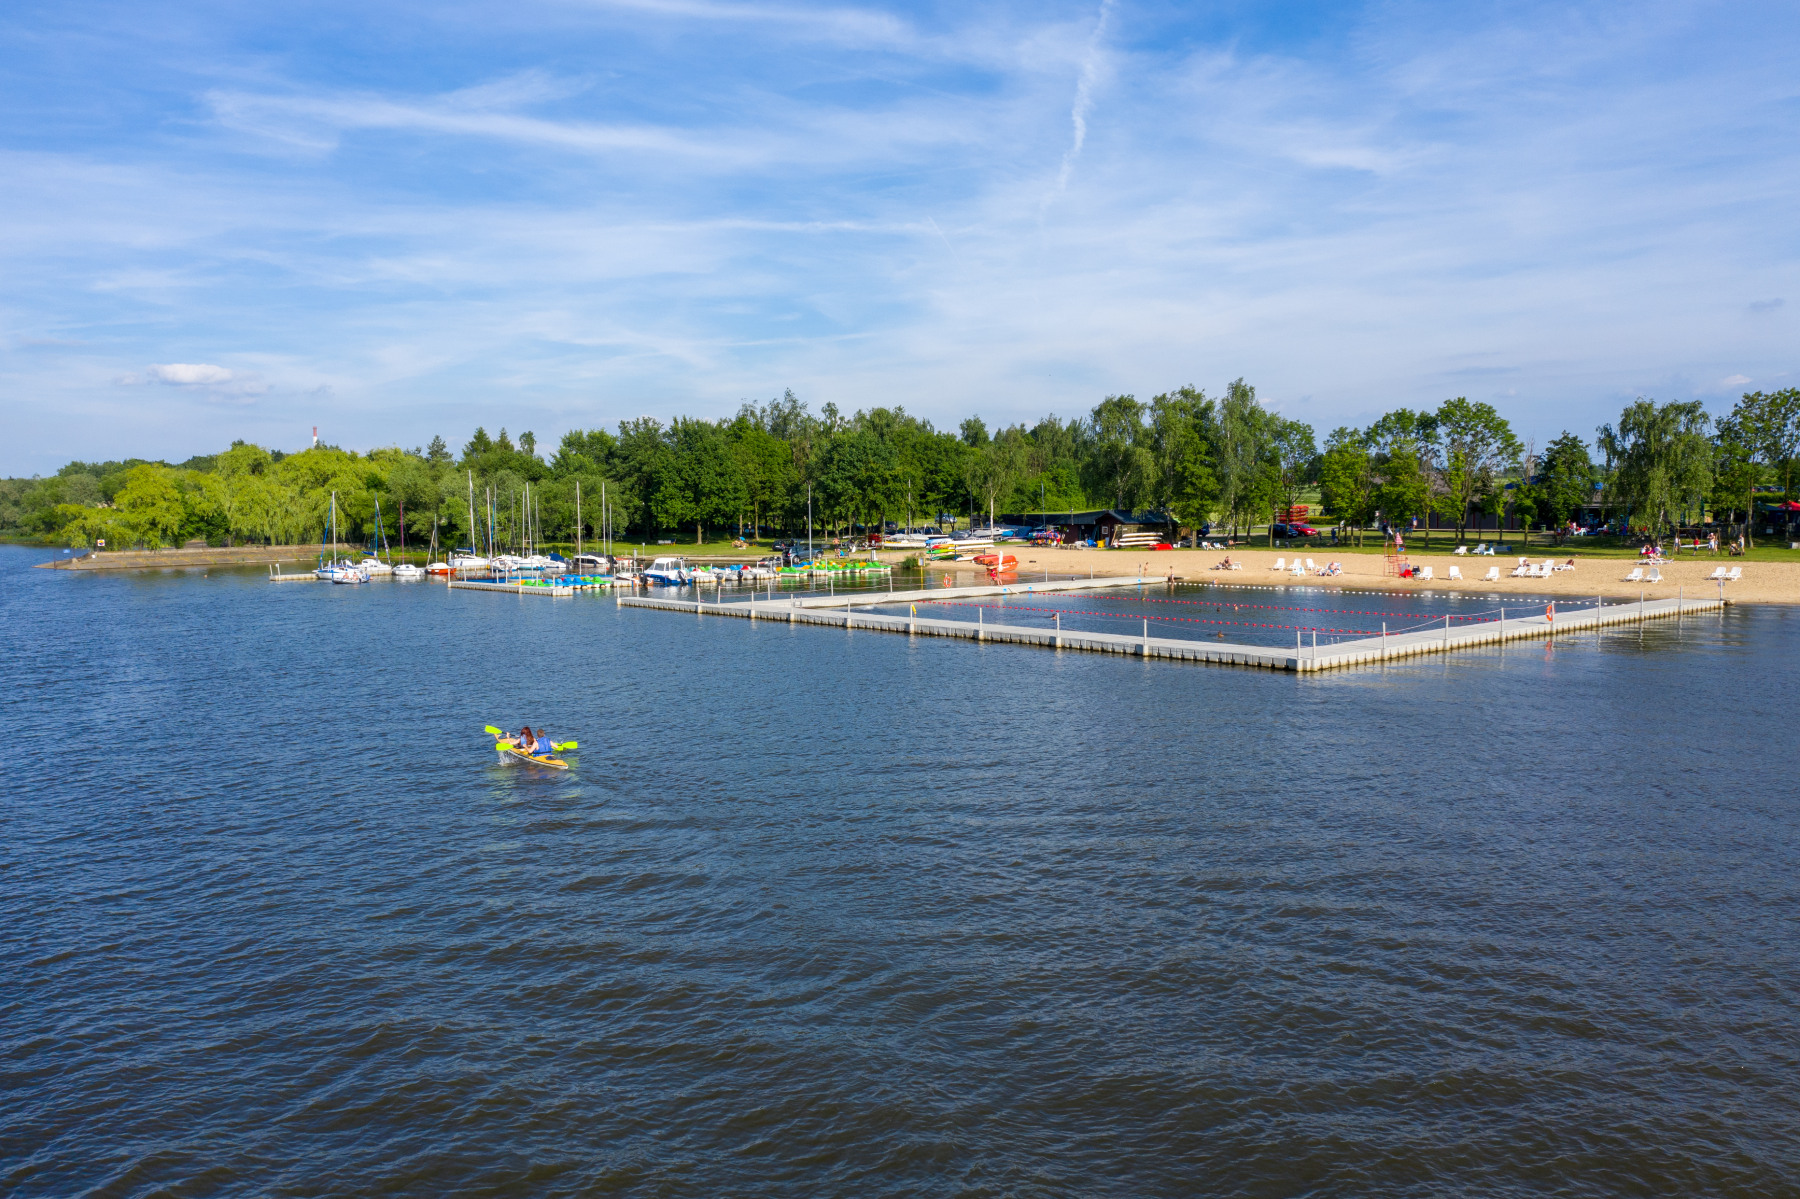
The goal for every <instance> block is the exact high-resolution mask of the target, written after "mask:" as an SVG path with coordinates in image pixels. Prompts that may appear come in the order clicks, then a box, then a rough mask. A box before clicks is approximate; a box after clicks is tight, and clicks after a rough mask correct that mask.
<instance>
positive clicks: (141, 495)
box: [115, 465, 187, 549]
mask: <svg viewBox="0 0 1800 1199" xmlns="http://www.w3.org/2000/svg"><path fill="white" fill-rule="evenodd" d="M115 503H116V506H117V508H118V511H119V515H120V516H121V518H122V519H123V522H124V526H125V529H126V530H127V532H128V534H129V535H130V536H131V537H132V538H133V539H134V540H136V541H140V542H142V543H143V544H145V545H147V546H149V547H150V548H151V549H158V548H160V547H162V546H166V545H173V544H175V543H176V542H177V541H178V539H179V538H180V536H181V528H182V525H183V523H184V522H185V521H186V520H187V507H186V505H185V504H184V503H183V502H182V496H181V487H180V485H179V484H178V482H177V476H176V474H175V472H174V471H173V470H172V469H170V468H169V467H166V466H148V465H145V466H134V467H132V468H131V469H130V470H129V471H127V472H126V474H125V486H124V487H122V488H121V489H120V490H119V494H118V498H117V500H116V501H115Z"/></svg>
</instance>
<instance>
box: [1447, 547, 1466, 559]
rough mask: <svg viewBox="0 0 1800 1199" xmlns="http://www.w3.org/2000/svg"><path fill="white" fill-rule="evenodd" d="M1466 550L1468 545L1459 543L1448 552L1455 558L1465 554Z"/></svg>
mask: <svg viewBox="0 0 1800 1199" xmlns="http://www.w3.org/2000/svg"><path fill="white" fill-rule="evenodd" d="M1468 552H1469V547H1468V546H1466V545H1459V546H1457V547H1456V548H1455V549H1453V550H1451V551H1450V554H1451V556H1452V557H1455V558H1460V557H1462V556H1463V555H1464V554H1466V553H1468Z"/></svg>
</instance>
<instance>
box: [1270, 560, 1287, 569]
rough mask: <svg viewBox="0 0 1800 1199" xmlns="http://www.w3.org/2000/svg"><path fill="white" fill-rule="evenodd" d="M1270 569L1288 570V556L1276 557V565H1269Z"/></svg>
mask: <svg viewBox="0 0 1800 1199" xmlns="http://www.w3.org/2000/svg"><path fill="white" fill-rule="evenodd" d="M1269 569H1270V570H1286V569H1287V559H1286V558H1277V559H1275V565H1273V566H1271V567H1269Z"/></svg>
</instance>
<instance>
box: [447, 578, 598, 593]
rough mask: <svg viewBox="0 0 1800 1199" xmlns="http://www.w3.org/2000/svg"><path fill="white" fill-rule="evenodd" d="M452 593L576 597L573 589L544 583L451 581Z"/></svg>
mask: <svg viewBox="0 0 1800 1199" xmlns="http://www.w3.org/2000/svg"><path fill="white" fill-rule="evenodd" d="M449 587H450V590H452V591H503V592H505V593H506V594H508V595H574V594H575V588H573V587H547V586H545V585H544V584H542V583H477V582H472V581H464V580H462V579H451V580H450V582H449Z"/></svg>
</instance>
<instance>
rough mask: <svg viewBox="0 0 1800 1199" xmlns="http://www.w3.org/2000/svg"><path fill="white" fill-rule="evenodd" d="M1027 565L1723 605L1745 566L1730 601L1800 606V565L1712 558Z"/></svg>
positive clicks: (1139, 560)
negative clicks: (1416, 569) (1457, 575)
mask: <svg viewBox="0 0 1800 1199" xmlns="http://www.w3.org/2000/svg"><path fill="white" fill-rule="evenodd" d="M1009 552H1011V553H1013V554H1014V555H1015V556H1016V557H1017V558H1018V559H1019V568H1020V572H1021V575H1023V574H1027V573H1029V572H1030V571H1032V570H1048V571H1049V572H1051V573H1052V574H1056V575H1066V574H1080V573H1083V572H1088V571H1091V572H1093V573H1095V574H1101V575H1118V574H1132V573H1137V572H1140V571H1141V572H1142V573H1144V574H1147V575H1155V576H1158V577H1162V576H1167V575H1171V574H1174V575H1179V576H1181V577H1182V578H1183V579H1185V580H1187V581H1188V582H1190V583H1192V582H1202V581H1205V580H1216V581H1218V582H1221V583H1223V582H1231V583H1237V584H1245V583H1255V584H1260V585H1264V586H1275V587H1341V588H1346V589H1371V588H1374V589H1380V590H1385V591H1457V592H1487V593H1492V594H1495V595H1501V596H1504V595H1506V594H1508V593H1513V594H1518V595H1521V596H1557V595H1568V596H1577V597H1579V596H1593V595H1603V596H1606V597H1607V598H1608V599H1626V598H1629V599H1636V598H1638V595H1639V593H1640V592H1642V593H1644V594H1647V595H1648V596H1650V597H1651V598H1656V599H1667V598H1672V597H1673V596H1674V595H1675V594H1676V592H1677V590H1678V589H1679V590H1683V591H1684V592H1685V593H1686V594H1688V595H1696V596H1699V595H1704V596H1707V597H1711V598H1716V597H1717V596H1718V595H1719V585H1718V584H1717V583H1712V582H1708V581H1707V579H1706V576H1708V575H1710V574H1711V573H1712V572H1713V570H1714V568H1716V567H1718V566H1721V565H1724V566H1726V567H1731V566H1739V565H1741V566H1743V568H1744V577H1743V578H1742V579H1740V580H1738V581H1737V582H1735V583H1727V584H1726V585H1725V591H1724V594H1725V598H1726V599H1728V600H1735V601H1737V602H1739V603H1759V604H1793V603H1800V563H1795V562H1748V563H1745V562H1742V561H1740V560H1738V559H1734V558H1729V557H1727V556H1725V555H1723V554H1720V555H1718V556H1717V557H1713V556H1711V555H1706V556H1703V557H1698V558H1691V559H1688V558H1684V559H1680V560H1677V561H1675V562H1673V563H1665V564H1663V565H1662V567H1661V570H1662V576H1663V581H1662V582H1661V583H1657V584H1640V583H1627V582H1625V576H1626V575H1628V574H1630V573H1631V570H1632V568H1633V567H1634V566H1636V565H1637V563H1635V562H1628V561H1624V560H1622V559H1618V558H1583V557H1581V555H1580V554H1575V555H1573V557H1574V559H1575V569H1574V570H1565V571H1559V572H1557V573H1556V574H1553V575H1551V577H1549V578H1547V579H1513V578H1508V577H1506V576H1507V572H1508V571H1510V570H1512V568H1513V566H1514V564H1515V563H1517V562H1518V560H1519V555H1518V554H1516V553H1515V554H1511V555H1509V556H1506V557H1501V556H1499V555H1496V556H1494V557H1492V558H1489V557H1480V558H1473V557H1461V558H1458V557H1455V556H1453V555H1451V554H1447V553H1446V554H1408V555H1407V560H1408V561H1409V562H1411V563H1412V564H1413V565H1415V566H1429V567H1431V568H1432V574H1433V575H1435V576H1437V577H1436V578H1434V579H1432V580H1430V581H1427V580H1424V579H1397V578H1393V577H1391V576H1389V575H1387V574H1386V573H1385V565H1386V564H1385V560H1384V559H1383V558H1382V556H1381V555H1380V554H1369V553H1362V554H1342V555H1340V556H1337V557H1333V556H1332V552H1331V551H1330V550H1329V549H1325V550H1318V549H1315V550H1302V551H1301V557H1302V558H1303V559H1304V558H1307V557H1310V558H1312V560H1313V561H1314V563H1316V564H1318V565H1320V566H1323V565H1324V564H1325V563H1327V562H1337V563H1339V564H1340V565H1341V566H1342V567H1343V573H1342V574H1340V575H1336V576H1333V577H1331V578H1320V577H1318V576H1316V575H1311V574H1308V575H1305V576H1302V577H1299V578H1296V577H1295V576H1294V575H1292V574H1289V573H1286V572H1285V571H1283V572H1277V571H1275V570H1274V569H1273V567H1274V565H1275V560H1276V559H1277V558H1285V559H1287V560H1288V561H1289V562H1290V563H1291V562H1292V561H1293V554H1292V553H1291V552H1283V551H1281V550H1254V549H1250V550H1245V549H1236V550H1232V551H1231V552H1230V554H1229V557H1230V558H1231V560H1232V561H1233V562H1241V563H1243V567H1244V568H1243V569H1242V570H1235V571H1221V570H1214V569H1213V567H1214V565H1215V564H1217V563H1218V562H1220V561H1221V560H1223V559H1224V558H1225V557H1227V555H1226V554H1225V553H1224V552H1222V551H1218V550H1163V551H1161V552H1155V551H1151V552H1140V553H1126V552H1123V551H1119V550H1078V549H1040V548H1034V547H1030V546H1019V547H1017V548H1015V549H1012V550H1011V551H1009ZM1549 556H1550V554H1549V553H1548V552H1546V551H1544V550H1537V551H1535V552H1533V554H1532V555H1531V560H1532V561H1533V562H1542V561H1543V560H1544V559H1545V558H1547V557H1549ZM1570 557H1571V555H1570V554H1569V553H1567V552H1566V551H1565V552H1564V553H1562V554H1561V555H1559V556H1557V558H1556V561H1557V562H1559V563H1560V562H1567V561H1568V560H1569V558H1570ZM1452 566H1456V567H1459V568H1460V569H1461V570H1462V573H1463V575H1464V576H1465V577H1464V578H1463V580H1462V581H1460V582H1459V581H1456V580H1453V579H1446V578H1445V577H1444V576H1446V575H1448V574H1449V573H1450V570H1449V568H1450V567H1452ZM1490 566H1498V567H1499V568H1500V575H1501V577H1500V581H1499V582H1497V583H1484V582H1481V581H1480V579H1481V576H1482V575H1484V574H1486V573H1487V569H1488V567H1490ZM932 569H934V570H942V569H952V570H961V571H965V572H967V571H971V570H972V569H979V568H976V567H974V566H973V564H972V563H968V562H956V563H934V564H933V565H932Z"/></svg>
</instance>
